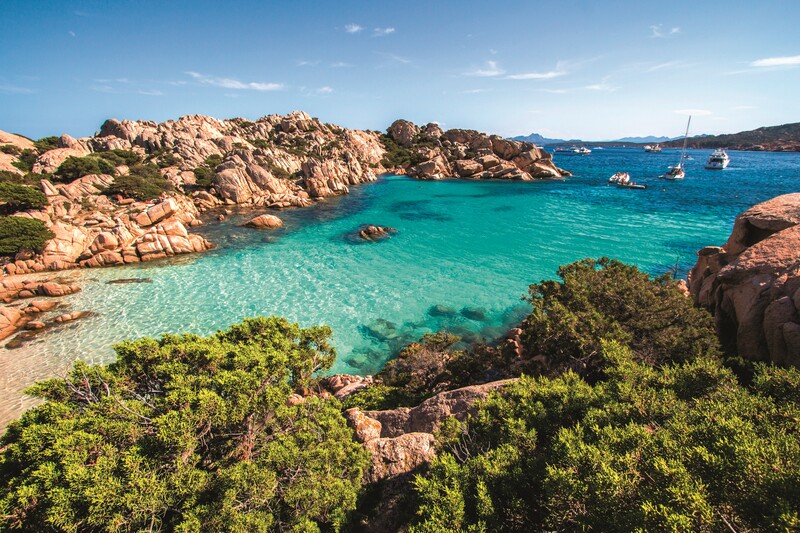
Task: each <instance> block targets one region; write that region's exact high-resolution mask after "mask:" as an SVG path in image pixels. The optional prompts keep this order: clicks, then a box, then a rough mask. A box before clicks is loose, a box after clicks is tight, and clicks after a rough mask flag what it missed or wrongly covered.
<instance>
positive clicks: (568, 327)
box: [521, 258, 720, 375]
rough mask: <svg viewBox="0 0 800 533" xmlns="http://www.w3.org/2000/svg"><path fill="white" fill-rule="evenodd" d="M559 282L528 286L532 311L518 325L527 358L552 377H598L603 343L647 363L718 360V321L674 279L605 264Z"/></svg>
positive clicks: (585, 265) (582, 265) (577, 267)
mask: <svg viewBox="0 0 800 533" xmlns="http://www.w3.org/2000/svg"><path fill="white" fill-rule="evenodd" d="M558 276H559V277H560V278H561V279H562V280H563V281H558V280H550V281H542V282H541V283H538V284H533V285H531V286H530V299H529V301H530V302H531V304H532V305H533V312H532V313H531V314H530V316H529V317H528V318H526V319H525V321H524V322H523V324H522V326H521V327H522V329H523V334H522V341H523V346H524V350H525V356H526V359H527V360H529V361H530V360H532V359H533V357H535V356H539V355H542V356H544V357H545V358H546V360H547V365H546V368H545V369H544V370H546V371H549V372H550V373H559V372H562V371H564V370H566V369H572V370H575V371H576V372H578V373H581V374H584V375H589V374H591V373H593V372H595V371H596V370H598V366H597V364H596V363H597V355H598V354H599V353H600V339H604V338H606V339H615V340H618V341H620V342H622V343H624V344H626V345H627V346H629V347H630V348H631V349H632V350H633V352H634V354H635V355H636V356H637V357H639V358H640V359H641V360H642V361H645V362H648V363H650V364H661V363H666V362H675V361H686V360H690V359H693V358H694V357H698V356H701V355H715V356H719V355H720V350H719V346H718V344H719V343H718V340H717V336H716V333H715V329H714V320H713V318H712V317H711V315H710V314H709V313H708V312H706V311H705V310H703V309H699V308H697V307H695V306H694V305H693V304H692V301H691V299H689V298H686V297H685V296H684V295H683V293H681V291H680V290H679V289H678V284H677V282H676V281H674V280H672V279H670V277H669V276H661V277H658V278H656V279H651V278H650V277H649V276H648V275H647V274H646V273H644V272H642V271H640V270H639V269H637V268H636V267H635V266H631V265H626V264H624V263H621V262H619V261H616V260H611V259H608V258H601V259H599V260H597V261H595V260H592V259H584V260H582V261H578V262H575V263H572V264H570V265H567V266H563V267H560V268H559V269H558ZM536 370H542V368H541V367H538V366H537V367H536Z"/></svg>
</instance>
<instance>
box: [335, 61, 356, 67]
mask: <svg viewBox="0 0 800 533" xmlns="http://www.w3.org/2000/svg"><path fill="white" fill-rule="evenodd" d="M352 66H353V64H352V63H346V62H344V61H336V62H335V63H331V68H350V67H352Z"/></svg>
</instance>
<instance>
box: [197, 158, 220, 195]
mask: <svg viewBox="0 0 800 533" xmlns="http://www.w3.org/2000/svg"><path fill="white" fill-rule="evenodd" d="M221 163H222V156H221V155H218V154H213V155H210V156H208V157H207V158H206V160H205V161H203V164H202V165H200V166H199V167H197V168H195V169H194V171H193V172H194V177H195V180H196V183H197V186H198V187H203V188H205V189H208V188H210V187H211V186H212V185H213V184H214V175H215V173H216V172H215V169H216V168H217V167H218V166H219V165H220V164H221Z"/></svg>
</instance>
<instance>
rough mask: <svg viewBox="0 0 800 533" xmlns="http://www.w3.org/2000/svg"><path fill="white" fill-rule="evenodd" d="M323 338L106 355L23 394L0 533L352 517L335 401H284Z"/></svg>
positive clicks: (280, 336)
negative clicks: (29, 398) (27, 406)
mask: <svg viewBox="0 0 800 533" xmlns="http://www.w3.org/2000/svg"><path fill="white" fill-rule="evenodd" d="M329 336H330V329H329V328H327V327H314V328H308V329H303V328H300V327H299V326H298V325H297V324H290V323H289V322H288V321H286V320H285V319H281V318H276V317H271V318H257V319H248V320H245V321H244V322H243V323H242V324H239V325H236V326H233V327H231V328H230V329H228V330H227V331H223V332H218V333H217V334H215V335H212V336H210V337H199V336H196V335H182V336H176V335H168V336H165V337H163V338H162V339H160V340H154V339H142V340H139V341H134V342H124V343H122V344H119V345H117V346H116V347H115V350H116V352H117V357H118V359H117V361H116V362H115V363H113V364H111V365H109V366H102V365H100V366H89V365H87V364H85V363H78V364H76V365H75V368H74V369H73V370H72V372H71V373H70V374H69V375H68V376H67V377H66V378H64V379H51V380H48V381H45V382H42V383H40V384H38V385H36V386H34V387H33V388H31V389H30V390H29V393H31V394H34V395H35V396H38V397H39V398H42V399H43V400H45V403H44V404H43V405H41V406H39V407H35V408H33V409H31V410H29V411H27V412H26V413H24V414H23V415H22V417H21V419H20V420H19V421H16V422H13V423H12V424H11V425H10V426H9V428H8V431H7V433H6V434H5V435H4V436H3V437H2V440H0V444H1V445H2V447H3V448H2V450H3V454H2V456H1V459H0V510H1V511H2V512H1V513H0V514H1V515H2V516H0V521H1V522H2V523H3V524H4V526H5V527H6V528H14V527H24V528H26V529H29V530H36V531H46V530H73V531H74V530H86V531H89V530H97V531H99V530H104V531H140V530H148V531H223V530H226V531H267V530H269V531H288V530H292V531H319V530H320V529H321V528H324V529H325V530H330V529H338V528H339V527H340V526H341V525H342V523H343V522H344V519H345V515H346V513H347V512H348V511H349V510H351V509H353V508H354V507H355V503H356V495H357V491H358V488H359V486H360V481H361V477H362V475H363V471H364V468H365V467H366V465H367V454H366V452H365V451H364V450H363V449H362V448H361V446H360V445H359V444H357V443H355V442H354V441H353V438H352V430H350V429H349V428H348V427H347V425H346V423H345V420H344V418H343V417H342V415H341V411H340V410H339V408H340V406H339V403H338V402H337V401H336V400H324V399H320V398H316V397H311V398H306V399H305V401H301V402H297V401H289V400H290V395H291V394H292V392H293V391H294V390H298V387H299V388H302V387H303V384H308V383H309V380H311V379H312V377H311V374H312V373H313V372H314V371H316V370H321V369H326V368H329V367H330V365H331V364H332V361H333V357H334V350H333V348H331V347H330V345H329V344H328V342H327V340H328V337H329Z"/></svg>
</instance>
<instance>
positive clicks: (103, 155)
mask: <svg viewBox="0 0 800 533" xmlns="http://www.w3.org/2000/svg"><path fill="white" fill-rule="evenodd" d="M92 156H93V157H98V158H100V159H105V160H106V161H108V162H109V163H111V164H112V165H113V166H115V167H118V166H120V165H126V166H129V167H130V166H133V165H136V164H138V163H141V162H142V156H140V155H139V154H137V153H136V152H133V151H131V150H120V149H114V150H109V151H108V152H96V153H94V154H92Z"/></svg>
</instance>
